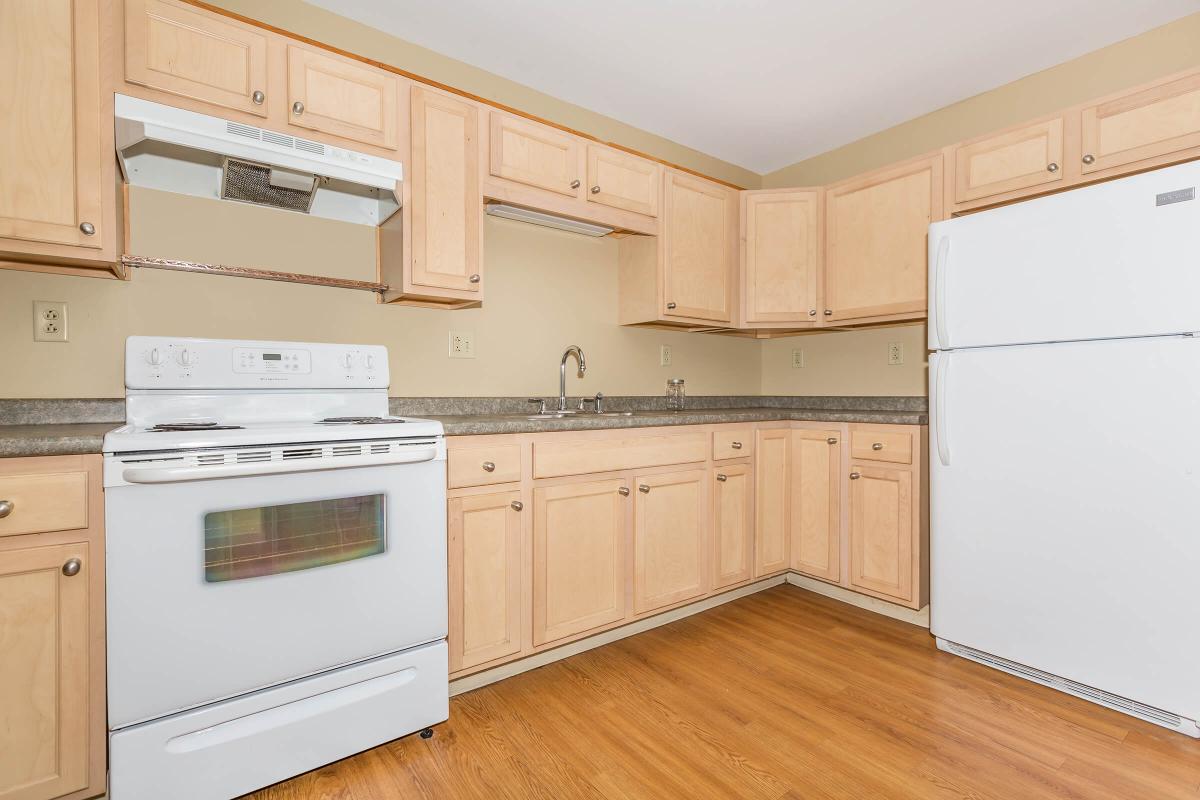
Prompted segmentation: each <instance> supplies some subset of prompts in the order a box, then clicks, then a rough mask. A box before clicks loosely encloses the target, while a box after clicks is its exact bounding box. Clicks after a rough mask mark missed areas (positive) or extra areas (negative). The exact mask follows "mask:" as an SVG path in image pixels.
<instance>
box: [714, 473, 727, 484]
mask: <svg viewBox="0 0 1200 800" xmlns="http://www.w3.org/2000/svg"><path fill="white" fill-rule="evenodd" d="M717 480H719V481H720V482H721V483H724V482H725V481H727V480H729V476H728V475H717Z"/></svg>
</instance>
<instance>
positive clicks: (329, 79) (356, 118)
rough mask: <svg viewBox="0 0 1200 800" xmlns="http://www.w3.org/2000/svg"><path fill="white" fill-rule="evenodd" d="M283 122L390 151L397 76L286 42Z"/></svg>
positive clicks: (395, 141) (395, 142)
mask: <svg viewBox="0 0 1200 800" xmlns="http://www.w3.org/2000/svg"><path fill="white" fill-rule="evenodd" d="M287 74H288V122H289V123H290V124H291V125H295V126H297V127H300V128H308V129H310V130H314V131H321V132H322V133H328V134H329V135H331V136H338V137H341V138H343V139H351V140H353V141H356V142H364V143H366V144H373V145H376V146H378V147H385V148H388V149H390V150H395V149H396V148H397V147H399V145H400V136H399V127H400V114H399V102H400V79H399V78H398V77H397V76H396V75H393V74H392V73H390V72H384V71H383V70H381V69H377V68H375V67H372V66H370V65H368V64H362V63H359V62H357V61H351V60H349V59H346V58H342V57H341V56H336V55H334V54H332V53H327V52H325V51H323V50H310V49H308V48H307V47H301V46H299V45H294V44H292V45H288V48H287Z"/></svg>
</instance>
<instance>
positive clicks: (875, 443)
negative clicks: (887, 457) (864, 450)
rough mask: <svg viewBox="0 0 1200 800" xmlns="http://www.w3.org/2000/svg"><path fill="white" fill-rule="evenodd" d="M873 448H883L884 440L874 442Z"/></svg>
mask: <svg viewBox="0 0 1200 800" xmlns="http://www.w3.org/2000/svg"><path fill="white" fill-rule="evenodd" d="M871 449H872V450H882V449H883V442H874V443H873V444H872V445H871Z"/></svg>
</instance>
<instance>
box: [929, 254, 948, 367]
mask: <svg viewBox="0 0 1200 800" xmlns="http://www.w3.org/2000/svg"><path fill="white" fill-rule="evenodd" d="M949 266H950V237H949V236H943V237H942V238H941V239H940V240H939V241H938V244H937V254H936V255H935V256H934V259H933V312H934V314H933V319H934V330H936V331H937V338H938V347H939V348H942V349H945V348H948V347H949V346H950V331H949V324H948V322H949V320H948V319H947V314H946V270H947V269H948V268H949Z"/></svg>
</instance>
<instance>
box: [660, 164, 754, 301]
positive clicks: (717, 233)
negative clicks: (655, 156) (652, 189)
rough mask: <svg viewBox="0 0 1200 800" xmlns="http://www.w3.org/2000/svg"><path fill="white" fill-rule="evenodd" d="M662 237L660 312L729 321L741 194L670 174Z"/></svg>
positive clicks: (668, 174) (715, 185)
mask: <svg viewBox="0 0 1200 800" xmlns="http://www.w3.org/2000/svg"><path fill="white" fill-rule="evenodd" d="M664 196H665V204H664V208H663V213H664V224H663V230H662V233H661V234H660V235H661V236H662V237H663V238H662V242H661V247H662V269H663V304H664V307H663V309H662V313H663V314H665V315H667V316H672V317H687V318H689V319H701V320H709V321H712V322H729V321H730V313H729V312H730V294H731V292H730V287H731V278H732V275H733V261H734V259H733V239H734V236H735V234H734V231H735V230H736V229H737V193H736V192H734V191H732V190H730V189H726V188H725V187H724V186H720V185H718V184H715V183H712V182H710V181H706V180H702V179H700V178H695V177H692V176H691V175H684V174H682V173H679V172H673V171H668V172H667V177H666V181H665V184H664Z"/></svg>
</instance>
